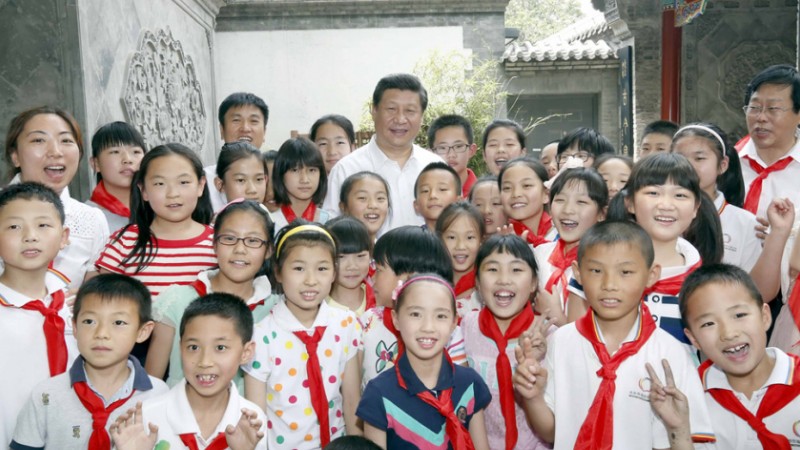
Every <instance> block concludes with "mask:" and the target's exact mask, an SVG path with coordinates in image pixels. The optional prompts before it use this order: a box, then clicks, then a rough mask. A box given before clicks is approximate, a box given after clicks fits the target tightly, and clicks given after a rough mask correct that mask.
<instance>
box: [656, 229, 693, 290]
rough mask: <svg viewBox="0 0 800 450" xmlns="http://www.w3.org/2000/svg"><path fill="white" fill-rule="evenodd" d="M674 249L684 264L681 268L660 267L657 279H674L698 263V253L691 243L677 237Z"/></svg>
mask: <svg viewBox="0 0 800 450" xmlns="http://www.w3.org/2000/svg"><path fill="white" fill-rule="evenodd" d="M675 249H676V250H677V251H678V253H680V254H681V255H683V259H684V261H685V264H684V265H682V266H674V267H662V268H661V276H660V277H659V279H660V280H663V279H664V278H669V277H674V276H675V275H680V274H682V273H684V272H686V269H687V268H689V267H691V266H693V265H695V264H696V263H697V262H698V261H700V253H699V252H698V251H697V249H696V248H694V245H692V243H691V242H689V241H687V240H686V239H684V238H682V237H679V238H678V242H676V243H675Z"/></svg>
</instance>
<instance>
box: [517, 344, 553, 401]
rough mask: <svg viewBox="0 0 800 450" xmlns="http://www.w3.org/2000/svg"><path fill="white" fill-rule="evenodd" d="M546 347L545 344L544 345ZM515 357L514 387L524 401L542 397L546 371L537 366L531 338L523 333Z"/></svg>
mask: <svg viewBox="0 0 800 450" xmlns="http://www.w3.org/2000/svg"><path fill="white" fill-rule="evenodd" d="M545 345H546V344H545ZM514 355H515V356H516V357H517V368H516V369H515V370H514V377H513V380H514V387H515V388H516V390H517V392H519V394H520V395H521V396H522V397H523V398H524V399H526V400H532V399H535V398H537V397H541V396H542V395H544V388H545V386H546V385H547V370H546V369H545V368H544V367H542V366H541V365H540V364H539V360H538V359H537V358H536V355H537V350H535V349H534V344H533V337H532V335H531V334H528V333H525V334H523V335H522V337H520V341H519V345H518V346H517V347H516V348H515V349H514ZM542 355H544V353H542Z"/></svg>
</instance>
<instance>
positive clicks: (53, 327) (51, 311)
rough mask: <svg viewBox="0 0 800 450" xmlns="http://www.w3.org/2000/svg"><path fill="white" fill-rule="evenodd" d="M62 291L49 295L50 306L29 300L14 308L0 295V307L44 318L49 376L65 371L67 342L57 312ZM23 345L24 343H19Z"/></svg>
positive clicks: (61, 320) (61, 298) (59, 307)
mask: <svg viewBox="0 0 800 450" xmlns="http://www.w3.org/2000/svg"><path fill="white" fill-rule="evenodd" d="M64 297H65V296H64V290H63V289H59V290H57V291H55V292H53V293H52V294H50V306H44V302H43V301H41V300H31V301H29V302H28V303H25V304H24V305H22V306H14V305H12V304H10V303H8V302H7V301H6V300H5V299H4V298H3V296H2V295H0V306H5V307H7V308H18V309H25V310H28V311H37V312H39V314H41V315H42V316H44V324H43V325H42V328H43V329H44V339H45V342H46V344H47V364H48V366H49V367H50V376H51V377H54V376H56V375H59V374H62V373H64V372H65V371H66V370H67V342H66V340H64V328H65V325H66V324H65V323H64V319H63V318H61V316H59V315H58V312H59V311H60V310H61V308H62V307H63V306H64ZM20 344H24V343H20Z"/></svg>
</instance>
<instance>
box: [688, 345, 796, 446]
mask: <svg viewBox="0 0 800 450" xmlns="http://www.w3.org/2000/svg"><path fill="white" fill-rule="evenodd" d="M767 356H769V357H770V358H775V367H773V368H772V373H770V374H769V378H767V382H766V383H764V386H762V387H761V388H760V389H758V390H756V391H754V392H753V395H752V396H751V397H750V398H749V399H748V398H747V397H745V395H744V394H742V393H739V392H736V391H734V390H733V388H732V387H731V385H730V384H729V383H728V378H727V377H726V376H725V372H723V371H722V370H720V369H719V368H718V367H717V366H716V365H712V366H711V367H709V368H708V370H707V371H706V373H705V376H704V377H703V388H704V389H712V388H718V389H725V390H729V391H732V392H733V395H735V396H736V398H737V399H738V400H739V402H740V403H741V404H742V405H743V406H744V407H745V408H746V409H747V410H748V411H750V412H751V413H753V415H755V414H756V412H757V411H758V407H759V406H760V405H761V400H763V399H764V395H766V393H767V389H769V387H770V386H772V385H775V384H789V383H790V382H791V380H792V377H793V375H794V370H795V368H794V364H793V362H792V360H791V359H790V358H789V357H788V356H787V355H786V353H784V352H782V351H781V350H779V349H777V348H771V347H770V348H767ZM706 402H708V412H709V414H710V415H711V423H712V425H713V426H714V433H715V434H716V435H717V447H718V448H720V449H723V448H724V449H729V450H756V449H758V450H761V448H762V447H761V442H760V441H759V440H758V436H757V434H756V432H755V430H753V429H752V428H751V427H750V425H748V424H747V422H745V421H744V420H743V419H741V418H740V417H739V416H737V415H736V414H734V413H732V412H730V411H728V410H727V409H725V408H723V407H722V406H721V405H720V404H719V403H717V401H716V400H714V398H713V397H712V396H711V394H709V393H706ZM798 419H800V397H795V398H794V400H792V401H791V402H789V403H788V404H787V405H786V406H784V407H783V409H781V410H780V411H778V412H777V413H775V414H773V415H771V416H769V417H766V418H764V425H766V426H767V429H768V430H769V431H771V432H773V433H776V434H780V435H783V436H786V437H787V438H788V439H789V442H790V443H791V445H792V448H795V447H800V436H798V434H797V433H798V432H799V431H800V423H798Z"/></svg>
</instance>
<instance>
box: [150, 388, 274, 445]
mask: <svg viewBox="0 0 800 450" xmlns="http://www.w3.org/2000/svg"><path fill="white" fill-rule="evenodd" d="M229 389H230V391H229V392H230V396H229V398H228V405H227V406H226V407H225V413H224V414H223V415H222V420H220V422H219V424H217V428H216V429H215V430H214V432H212V433H211V435H210V436H208V439H207V440H206V439H203V437H202V435H201V434H200V426H199V425H198V424H197V419H196V418H195V417H194V412H193V411H192V407H191V406H189V399H188V398H187V397H186V380H185V379H184V380H183V381H181V382H180V383H178V384H177V385H175V387H174V388H172V389H170V390H169V392H167V393H166V394H164V395H161V396H159V397H156V398H153V399H149V400H146V401H145V402H144V403H143V404H142V422H143V423H145V424H146V423H152V424H154V425H157V426H158V441H157V442H156V446H155V448H162V447H163V448H175V449H179V448H186V446H185V445H183V442H182V441H181V438H180V436H179V435H180V434H186V433H193V434H194V436H195V439H196V440H197V445H198V447H199V448H200V449H201V450H202V449H204V448H206V447H208V445H209V444H210V443H211V441H213V440H214V438H215V437H217V434H218V433H224V432H225V428H226V427H227V426H228V425H234V426H235V425H236V424H237V423H238V422H239V418H240V417H241V416H242V408H247V409H249V410H251V411H255V412H256V413H257V414H258V420H260V421H261V424H262V425H261V431H265V427H266V423H267V421H266V418H265V417H264V413H263V412H262V411H261V408H259V407H258V406H256V405H255V403H252V402H250V401H248V400H247V399H245V398H244V397H242V396H240V395H239V391H237V390H236V385H235V384H233V382H231V385H230V388H229ZM148 434H149V430H148ZM165 445H166V446H165ZM266 448H267V443H266V439H261V441H259V443H258V444H257V445H256V449H260V450H266Z"/></svg>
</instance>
